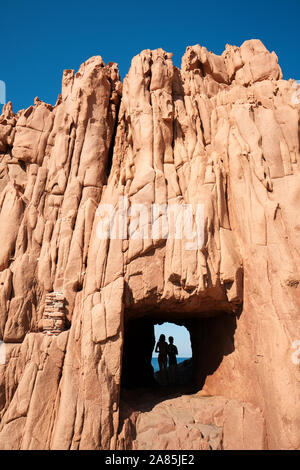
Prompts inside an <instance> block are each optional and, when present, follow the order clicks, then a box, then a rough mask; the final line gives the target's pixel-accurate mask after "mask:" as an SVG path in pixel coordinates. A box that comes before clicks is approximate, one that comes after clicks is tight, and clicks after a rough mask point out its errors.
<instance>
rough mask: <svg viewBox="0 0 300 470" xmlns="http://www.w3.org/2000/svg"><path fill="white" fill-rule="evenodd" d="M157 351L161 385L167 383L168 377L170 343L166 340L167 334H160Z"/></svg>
mask: <svg viewBox="0 0 300 470" xmlns="http://www.w3.org/2000/svg"><path fill="white" fill-rule="evenodd" d="M155 352H158V364H159V372H160V377H161V382H160V383H161V385H166V384H167V381H168V378H167V363H168V343H167V342H166V337H165V335H160V337H159V340H158V342H157V345H156V348H155Z"/></svg>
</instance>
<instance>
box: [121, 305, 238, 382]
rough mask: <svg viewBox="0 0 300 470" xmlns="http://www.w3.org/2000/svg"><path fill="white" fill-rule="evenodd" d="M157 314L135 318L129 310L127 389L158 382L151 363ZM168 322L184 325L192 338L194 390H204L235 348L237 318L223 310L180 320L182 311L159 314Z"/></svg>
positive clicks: (125, 349)
mask: <svg viewBox="0 0 300 470" xmlns="http://www.w3.org/2000/svg"><path fill="white" fill-rule="evenodd" d="M157 318H158V316H157V313H156V314H155V313H153V314H151V312H150V313H149V312H148V313H147V314H145V316H143V317H138V318H136V317H133V315H132V313H131V312H125V322H124V345H123V360H122V382H121V386H122V388H124V389H132V388H139V387H151V386H154V385H157V382H156V381H155V379H154V370H153V367H152V365H151V358H152V352H153V349H154V346H155V335H154V325H155V324H156V323H158V320H157ZM164 321H168V322H173V323H176V324H177V325H184V326H185V327H186V328H187V329H188V331H189V333H190V338H191V346H192V383H191V384H190V385H191V386H192V387H193V388H194V389H197V390H200V389H201V388H202V386H203V384H204V382H205V379H206V377H207V376H208V375H211V374H213V373H214V372H215V371H216V370H217V368H218V367H219V365H220V363H221V362H222V359H223V357H224V356H226V355H228V354H230V353H232V352H233V351H234V332H235V328H236V317H235V316H234V315H230V314H228V313H224V312H219V313H216V314H215V315H214V316H213V317H207V316H206V317H205V316H203V313H201V314H199V317H197V316H196V315H193V316H192V317H190V318H186V315H185V318H183V319H180V318H179V316H178V314H177V315H174V319H172V318H171V316H170V313H169V314H168V316H166V317H165V318H163V316H162V315H161V314H160V315H159V323H163V322H164Z"/></svg>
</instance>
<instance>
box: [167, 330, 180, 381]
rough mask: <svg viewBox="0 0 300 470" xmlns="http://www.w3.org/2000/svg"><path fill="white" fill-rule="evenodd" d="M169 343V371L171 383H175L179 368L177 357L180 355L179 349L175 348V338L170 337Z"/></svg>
mask: <svg viewBox="0 0 300 470" xmlns="http://www.w3.org/2000/svg"><path fill="white" fill-rule="evenodd" d="M169 343H170V344H168V356H169V371H170V382H171V383H174V382H175V381H176V366H177V359H176V356H177V355H178V349H177V347H176V346H175V344H173V343H174V338H173V336H169Z"/></svg>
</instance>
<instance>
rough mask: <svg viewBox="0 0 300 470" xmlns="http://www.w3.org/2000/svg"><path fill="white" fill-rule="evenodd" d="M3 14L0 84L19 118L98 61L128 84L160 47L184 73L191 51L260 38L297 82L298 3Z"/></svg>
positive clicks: (155, 4)
mask: <svg viewBox="0 0 300 470" xmlns="http://www.w3.org/2000/svg"><path fill="white" fill-rule="evenodd" d="M0 8H1V13H0V15H1V16H0V17H1V67H0V80H3V81H5V83H6V91H7V100H10V101H12V102H13V107H14V110H15V111H17V110H18V109H21V108H25V107H28V106H30V105H31V104H32V103H33V100H34V98H35V96H38V97H39V98H40V99H42V100H44V101H46V102H48V103H51V104H54V103H55V102H56V98H57V95H58V93H59V92H60V89H61V77H62V71H63V69H68V68H71V69H75V70H77V69H78V68H79V66H80V64H81V63H82V62H84V61H85V60H86V59H88V58H89V57H91V56H93V55H101V56H102V57H103V59H104V61H105V62H106V63H107V62H109V61H114V62H117V63H118V64H119V69H120V73H121V76H122V78H123V77H124V76H125V75H126V73H127V71H128V69H129V66H130V61H131V59H132V57H133V56H134V55H136V54H138V53H139V52H140V51H141V50H143V49H156V48H158V47H162V48H163V49H165V50H166V51H168V52H173V54H174V56H173V60H174V63H175V65H177V66H180V63H181V57H182V55H183V54H184V51H185V49H186V47H187V46H188V45H194V44H201V45H202V46H206V47H207V48H208V49H209V50H211V51H213V52H215V53H217V54H220V53H222V51H223V50H224V48H225V44H226V43H228V44H234V45H237V46H240V45H241V44H242V43H243V41H244V40H246V39H251V38H259V39H261V40H262V41H263V42H264V44H265V45H266V47H267V48H268V49H269V50H275V52H276V53H277V55H278V56H279V63H280V65H281V67H282V69H283V74H284V78H286V79H288V78H295V79H300V63H299V21H300V2H299V0H284V1H278V0H277V1H276V0H273V1H271V0H260V1H258V0H250V1H249V2H243V1H237V0H227V1H220V0H214V1H208V0H205V1H201V0H200V1H199V0H198V1H197V0H185V1H178V0H172V1H170V0H160V1H158V0H151V2H142V1H130V0H129V1H127V2H125V1H120V0H114V1H110V2H109V1H105V2H103V1H102V0H85V1H84V2H82V1H80V2H79V1H77V0H73V1H69V0H67V1H64V0H60V1H58V0H52V1H51V2H43V1H37V0H33V1H31V0H28V1H24V0H22V1H21V0H15V1H14V2H5V3H4V2H1V7H0Z"/></svg>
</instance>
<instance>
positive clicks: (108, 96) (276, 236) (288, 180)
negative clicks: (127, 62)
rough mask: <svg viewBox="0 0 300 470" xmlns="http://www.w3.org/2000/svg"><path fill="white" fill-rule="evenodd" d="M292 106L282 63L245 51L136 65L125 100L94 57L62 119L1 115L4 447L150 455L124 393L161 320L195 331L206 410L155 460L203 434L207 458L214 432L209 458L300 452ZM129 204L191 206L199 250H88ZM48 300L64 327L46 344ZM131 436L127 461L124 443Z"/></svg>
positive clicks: (55, 110)
mask: <svg viewBox="0 0 300 470" xmlns="http://www.w3.org/2000/svg"><path fill="white" fill-rule="evenodd" d="M294 97H295V86H294V82H293V81H292V80H290V81H285V80H283V79H282V72H281V69H280V67H279V65H278V61H277V57H276V55H275V53H274V52H272V53H269V52H268V51H267V50H266V48H265V47H264V46H263V44H262V43H261V42H260V41H259V40H250V41H246V42H245V43H244V44H243V45H242V46H241V47H240V48H238V47H234V46H228V45H227V46H226V49H225V51H224V52H223V54H222V55H221V56H217V55H215V54H213V53H212V52H209V51H208V50H207V49H206V48H205V47H200V46H193V47H188V48H187V50H186V53H185V54H184V56H183V59H182V67H181V69H178V68H177V67H175V66H174V65H173V63H172V59H171V54H169V53H166V52H164V51H163V50H162V49H158V50H155V51H150V50H145V51H143V52H141V53H140V54H139V55H138V56H136V57H134V58H133V60H132V63H131V67H130V70H129V72H128V75H127V76H126V78H125V79H124V83H123V85H122V83H121V81H120V78H119V73H118V69H117V65H116V64H114V63H109V65H105V64H104V63H103V61H102V59H101V57H93V58H91V59H89V60H88V61H86V62H85V63H84V64H83V65H82V66H81V67H80V69H79V71H78V72H77V73H76V74H75V75H74V72H73V71H72V70H67V71H65V72H64V75H63V80H62V94H61V95H60V96H59V98H58V100H57V103H56V105H55V106H50V105H48V104H45V103H43V102H41V101H40V100H39V99H38V98H37V99H36V100H35V103H34V105H33V106H31V107H29V108H28V109H26V110H22V111H19V112H18V113H17V114H14V112H13V110H12V106H11V104H10V103H9V104H7V105H6V106H5V107H4V109H3V113H2V115H1V117H0V152H1V153H0V167H1V171H0V240H1V243H0V270H1V271H0V303H1V309H0V339H1V340H3V342H4V343H5V351H6V359H5V364H3V365H0V413H1V414H0V417H1V422H0V448H1V449H116V448H126V446H127V448H130V446H133V447H134V446H137V445H138V444H137V443H140V448H145V446H146V444H145V441H144V437H143V436H142V435H140V436H139V429H145V420H146V419H147V416H146V415H140V417H139V418H137V420H134V419H132V420H131V421H130V419H129V420H127V421H126V422H125V421H124V422H122V415H121V414H120V391H121V375H123V376H125V377H130V376H132V375H133V376H134V375H135V374H136V371H137V370H138V371H142V374H141V375H143V374H144V375H145V376H146V375H147V373H148V372H147V370H148V369H147V368H144V367H143V363H142V362H141V361H142V359H143V358H145V357H146V358H151V353H152V347H153V344H152V337H153V325H154V323H156V322H157V321H160V322H163V321H171V322H175V323H178V324H181V325H185V326H186V327H187V328H188V330H189V331H190V335H191V342H192V349H193V364H194V380H195V383H196V385H197V386H198V389H200V388H201V387H204V389H205V390H206V391H207V393H208V394H209V395H210V396H211V397H212V399H207V400H211V401H207V402H205V404H203V401H201V404H199V407H200V408H199V410H198V411H199V412H198V415H199V416H200V417H201V419H202V422H201V423H202V424H201V423H200V424H201V425H202V428H201V426H200V425H199V426H200V427H199V426H198V428H199V429H198V431H199V432H198V431H197V429H196V428H197V426H196V428H195V426H194V427H193V426H192V424H193V423H190V424H191V426H192V428H193V429H194V430H193V429H192V430H191V431H190V433H186V434H182V432H180V429H179V428H177V429H173V428H172V432H174V436H175V438H176V439H175V438H174V439H173V440H172V439H171V440H170V439H169V441H168V442H167V443H166V442H165V443H164V444H161V445H162V446H172V445H177V446H178V447H181V448H189V447H188V442H189V440H192V436H193V435H195V433H197V432H198V435H199V448H207V447H209V438H207V439H206V438H205V439H204V438H203V432H202V434H201V429H202V430H203V429H206V430H207V429H208V428H205V426H211V428H209V429H208V430H213V431H214V437H212V438H211V439H214V444H212V445H211V446H210V447H212V448H214V446H215V448H222V445H223V448H234V447H235V443H234V442H236V446H237V447H238V448H253V445H254V444H253V441H251V438H252V437H253V436H254V435H256V438H255V439H254V442H255V444H257V446H258V447H260V448H271V449H299V448H300V424H299V423H300V421H299V420H300V402H299V380H300V369H299V364H298V361H295V360H294V361H293V360H292V356H293V353H294V352H295V351H294V349H293V345H295V341H298V340H300V314H299V312H300V296H299V292H300V291H299V289H300V286H299V283H300V273H299V260H300V259H299V253H300V238H299V236H298V233H299V227H300V216H299V214H298V210H297V201H298V200H299V197H300V178H299V175H300V167H299V158H300V155H299V140H300V133H299V116H300V114H299V109H300V107H299V104H298V100H297V99H296V100H295V98H294ZM124 201H126V204H127V205H128V208H129V209H130V208H132V207H135V208H136V207H141V206H142V207H143V208H146V212H147V211H150V212H151V208H152V207H153V204H156V205H157V207H158V206H159V207H166V206H168V207H172V206H176V207H177V206H178V205H179V206H180V205H181V206H184V205H186V204H189V205H190V206H191V207H192V208H193V220H195V214H196V207H197V205H199V204H200V205H201V207H203V217H204V224H203V243H202V244H201V245H199V246H198V245H197V244H196V246H195V247H192V249H187V240H185V239H184V238H182V237H181V238H180V237H163V236H158V237H154V236H153V233H152V232H151V231H150V232H149V233H148V231H147V230H146V229H148V225H149V224H148V222H147V223H146V224H145V226H144V227H143V230H144V235H145V234H146V235H145V236H134V231H133V233H131V235H133V236H129V235H128V232H127V231H126V230H125V231H126V236H121V237H111V236H109V234H107V236H106V237H99V236H98V235H99V234H98V228H99V223H101V220H102V219H101V217H102V216H103V213H101V211H98V210H97V208H99V205H102V207H108V205H110V206H112V207H113V208H114V209H115V210H119V213H120V211H122V210H123V209H124V207H120V206H121V205H122V204H123V203H124ZM135 215H136V214H134V213H133V212H131V213H130V215H129V216H128V218H125V229H127V228H128V224H129V222H130V220H132V219H133V218H134V216H135ZM155 221H156V222H157V223H163V214H160V213H157V214H156V219H155ZM123 228H124V227H123ZM136 232H137V229H136ZM146 232H147V233H146ZM53 292H54V293H55V292H57V293H59V295H62V296H63V298H64V311H65V318H64V319H63V321H64V328H65V329H64V331H62V332H61V333H60V334H53V335H48V334H45V329H44V326H45V324H46V323H47V322H46V323H45V320H46V319H48V320H49V318H48V317H45V303H46V299H49V294H51V293H53ZM47 296H48V297H47ZM50 298H51V295H50ZM62 324H63V323H62ZM58 333H59V331H58ZM136 338H138V343H136V342H135V339H136ZM137 344H138V346H139V349H138V351H139V353H138V354H137V351H136V349H135V348H136V347H137ZM132 371H134V372H133V373H132ZM144 378H146V377H144ZM182 400H183V401H182V402H181V401H180V400H179V401H178V403H179V405H178V406H179V408H181V409H184V408H188V406H189V405H188V403H189V401H188V399H187V402H185V401H184V399H182ZM197 403H198V402H197ZM160 406H161V407H163V405H160ZM193 406H195V407H196V408H197V405H196V401H193ZM206 406H207V408H208V409H209V410H210V411H209V412H208V411H207V412H206V411H205V410H206ZM167 407H168V406H167V405H165V408H166V409H167ZM245 410H246V411H245ZM163 412H167V411H162V413H163ZM153 413H154V414H153V415H152V416H154V418H153V419H154V420H155V419H157V414H158V415H159V412H157V413H156V414H155V410H153ZM174 413H175V412H174ZM175 414H176V413H175ZM177 414H178V413H177ZM195 415H197V412H195ZM220 416H221V417H222V416H226V419H225V418H224V419H223V418H222V419H221V418H220ZM235 416H239V419H240V423H241V424H240V427H239V428H238V429H240V430H241V433H242V434H243V437H240V438H239V439H238V438H237V440H235V439H234V436H236V434H235V433H236V429H233V428H234V426H233V425H232V426H229V425H228V423H234V422H235ZM245 416H246V417H245ZM216 417H217V418H216ZM199 419H200V418H199ZM129 421H130V423H131V424H130V426H131V427H134V426H136V429H135V433H137V436H136V439H135V444H132V442H131V441H130V439H127V440H126V436H125V437H124V429H125V428H126V423H127V422H129ZM225 422H226V423H227V424H226V425H225V424H224V423H225ZM198 424H199V423H198ZM178 426H180V423H179V424H178ZM203 426H204V428H203ZM150 427H151V426H150ZM216 427H217V428H218V429H216ZM250 428H251V430H250ZM149 429H150V428H149ZM199 433H200V434H199ZM255 433H256V434H255ZM125 434H126V433H125ZM204 434H205V433H204ZM174 436H173V437H174ZM178 436H179V437H178ZM180 436H181V437H180ZM182 436H183V437H182ZM220 436H221V437H220ZM251 436H252V437H251ZM257 436H259V437H257ZM129 441H130V442H129ZM183 441H184V442H183ZM204 441H205V442H204ZM176 442H177V444H174V443H176ZM203 442H204V444H203ZM222 443H223V444H222ZM224 443H225V444H224Z"/></svg>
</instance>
